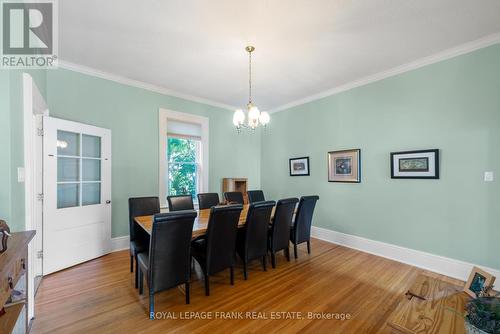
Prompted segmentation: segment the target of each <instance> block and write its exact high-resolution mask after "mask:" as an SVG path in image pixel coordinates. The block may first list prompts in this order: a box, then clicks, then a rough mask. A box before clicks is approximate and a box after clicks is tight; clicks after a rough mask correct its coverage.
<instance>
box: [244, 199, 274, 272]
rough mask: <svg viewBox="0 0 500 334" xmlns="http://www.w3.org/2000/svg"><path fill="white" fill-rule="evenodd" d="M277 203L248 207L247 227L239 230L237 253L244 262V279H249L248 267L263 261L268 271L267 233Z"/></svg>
mask: <svg viewBox="0 0 500 334" xmlns="http://www.w3.org/2000/svg"><path fill="white" fill-rule="evenodd" d="M275 204H276V202H275V201H267V202H259V203H252V204H250V206H249V207H248V213H247V220H246V224H245V227H243V228H240V229H238V235H237V241H236V252H237V253H238V255H239V256H240V258H241V260H242V261H243V277H244V278H245V280H246V279H247V278H248V273H247V265H248V263H249V262H250V261H252V260H256V259H261V260H262V268H263V269H264V271H266V256H267V233H268V230H269V222H270V221H271V213H272V211H273V207H274V205H275Z"/></svg>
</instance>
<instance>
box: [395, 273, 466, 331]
mask: <svg viewBox="0 0 500 334" xmlns="http://www.w3.org/2000/svg"><path fill="white" fill-rule="evenodd" d="M450 280H451V279H450ZM409 292H411V293H412V294H413V295H414V296H411V295H407V296H402V298H401V302H400V303H399V305H398V307H397V308H396V309H395V310H394V312H393V313H392V315H391V316H390V317H389V320H388V321H387V327H388V329H389V332H391V333H405V334H416V333H419V334H424V333H425V334H431V333H436V334H437V333H439V334H446V333H450V334H465V333H466V331H465V321H464V316H465V305H466V304H467V302H468V301H469V300H470V297H469V296H468V295H467V294H466V293H465V292H463V285H457V284H456V282H449V281H444V280H443V279H441V278H437V277H432V276H429V275H426V274H421V275H420V276H418V278H417V280H416V281H415V283H414V284H413V285H412V287H411V288H410V290H409Z"/></svg>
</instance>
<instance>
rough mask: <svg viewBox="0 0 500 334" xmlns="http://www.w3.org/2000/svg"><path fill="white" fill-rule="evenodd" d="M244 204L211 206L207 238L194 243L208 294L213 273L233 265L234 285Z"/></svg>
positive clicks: (193, 251) (231, 272)
mask: <svg viewBox="0 0 500 334" xmlns="http://www.w3.org/2000/svg"><path fill="white" fill-rule="evenodd" d="M241 210H243V206H242V205H241V204H235V205H227V206H214V207H212V208H211V209H210V217H209V218H208V226H207V234H206V238H203V239H198V240H194V241H193V242H192V243H191V247H192V250H191V253H192V255H193V257H194V258H195V260H196V261H197V262H198V263H199V264H200V267H201V269H202V271H203V275H204V278H205V295H207V296H209V295H210V283H209V277H210V276H211V275H213V274H215V273H218V272H220V271H222V270H224V269H227V268H229V273H230V282H231V285H234V263H235V257H236V256H235V247H236V233H237V229H238V222H239V219H240V214H241Z"/></svg>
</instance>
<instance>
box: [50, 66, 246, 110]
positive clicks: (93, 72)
mask: <svg viewBox="0 0 500 334" xmlns="http://www.w3.org/2000/svg"><path fill="white" fill-rule="evenodd" d="M58 64H59V67H60V68H63V69H66V70H70V71H74V72H78V73H82V74H86V75H90V76H93V77H97V78H101V79H105V80H109V81H114V82H117V83H120V84H123V85H127V86H131V87H136V88H141V89H145V90H148V91H151V92H155V93H159V94H163V95H168V96H173V97H178V98H181V99H184V100H188V101H192V102H199V103H203V104H207V105H210V106H213V107H218V108H222V109H227V110H230V111H234V110H235V109H238V108H237V107H235V106H231V105H228V104H224V103H220V102H217V101H212V100H209V99H205V98H203V97H198V96H193V95H189V94H184V93H180V92H176V91H174V90H171V89H168V88H165V87H161V86H157V85H153V84H149V83H146V82H143V81H139V80H134V79H129V78H126V77H123V76H120V75H116V74H113V73H109V72H104V71H101V70H97V69H95V68H91V67H87V66H84V65H79V64H75V63H72V62H69V61H65V60H62V59H59V62H58Z"/></svg>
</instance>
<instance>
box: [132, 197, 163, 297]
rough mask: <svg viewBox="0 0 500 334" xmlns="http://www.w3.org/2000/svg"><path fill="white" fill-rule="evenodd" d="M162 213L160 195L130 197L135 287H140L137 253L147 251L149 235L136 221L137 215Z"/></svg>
mask: <svg viewBox="0 0 500 334" xmlns="http://www.w3.org/2000/svg"><path fill="white" fill-rule="evenodd" d="M157 213H160V200H159V199H158V197H133V198H129V199H128V218H129V234H130V272H133V271H134V259H135V287H136V288H137V287H138V277H139V276H138V273H137V272H138V270H137V268H138V266H137V254H138V253H140V252H145V251H146V252H147V251H148V247H149V236H148V235H147V233H146V232H145V231H143V230H142V229H141V228H140V227H139V226H138V225H137V224H136V223H135V222H134V218H135V217H140V216H151V215H155V214H157Z"/></svg>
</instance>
